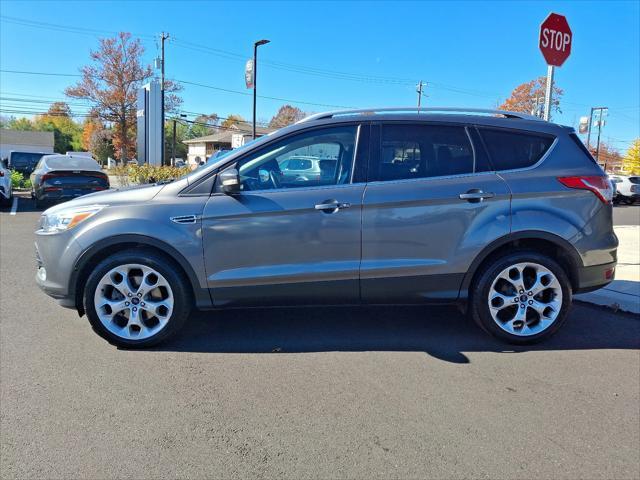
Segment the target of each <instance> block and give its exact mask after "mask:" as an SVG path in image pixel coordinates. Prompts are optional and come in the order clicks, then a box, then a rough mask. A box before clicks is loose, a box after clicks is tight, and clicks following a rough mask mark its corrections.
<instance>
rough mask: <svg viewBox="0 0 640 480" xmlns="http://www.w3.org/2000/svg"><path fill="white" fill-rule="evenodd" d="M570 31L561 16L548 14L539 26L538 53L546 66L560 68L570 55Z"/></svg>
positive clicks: (565, 20)
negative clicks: (542, 57) (545, 62)
mask: <svg viewBox="0 0 640 480" xmlns="http://www.w3.org/2000/svg"><path fill="white" fill-rule="evenodd" d="M571 38H572V34H571V29H570V28H569V24H568V23H567V19H566V18H565V17H564V16H563V15H558V14H557V13H550V14H549V16H548V17H547V18H546V20H545V21H544V22H542V25H540V51H541V52H542V55H543V56H544V59H545V60H546V61H547V64H548V65H553V66H555V67H559V66H561V65H562V64H563V63H564V61H565V60H566V59H567V58H569V55H570V54H571Z"/></svg>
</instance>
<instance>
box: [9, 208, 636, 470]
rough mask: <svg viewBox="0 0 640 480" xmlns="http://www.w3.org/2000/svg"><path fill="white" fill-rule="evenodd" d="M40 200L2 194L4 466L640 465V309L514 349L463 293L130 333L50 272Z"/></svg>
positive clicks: (201, 318)
mask: <svg viewBox="0 0 640 480" xmlns="http://www.w3.org/2000/svg"><path fill="white" fill-rule="evenodd" d="M636 209H637V210H636ZM620 212H622V213H620ZM637 212H640V207H620V208H619V209H618V208H616V222H621V221H622V222H627V221H633V219H634V218H636V217H635V216H636V215H637V214H638V213H637ZM38 216H39V212H37V211H36V210H35V209H34V208H33V205H32V203H31V201H30V200H28V199H21V200H20V201H19V205H18V207H17V209H16V212H15V215H11V212H10V210H9V209H6V208H3V210H2V211H1V212H0V245H1V246H0V266H1V269H0V442H1V450H0V477H2V478H121V477H128V478H176V477H180V478H205V477H208V478H211V477H215V478H229V477H257V478H274V477H277V478H296V479H297V478H363V479H369V478H463V477H464V478H468V477H474V478H538V479H539V478H607V479H610V478H616V479H621V478H638V477H640V407H639V405H640V319H639V318H638V317H637V316H632V315H627V314H619V313H618V314H615V313H613V312H611V311H609V310H605V309H599V308H595V307H591V306H588V305H585V304H577V305H575V306H574V308H573V310H572V313H571V316H570V318H569V320H568V322H567V324H566V325H565V327H564V328H563V330H561V331H560V332H559V333H558V335H556V336H555V337H554V338H553V339H552V340H551V341H549V342H547V343H545V344H542V345H538V346H534V347H529V348H519V347H518V348H514V347H510V346H506V345H503V344H500V343H498V342H497V341H494V340H492V339H491V338H489V337H488V336H486V335H485V334H483V333H482V332H480V331H479V330H478V329H477V328H476V327H475V326H474V325H472V324H471V323H469V322H468V321H467V320H465V319H464V318H463V317H462V316H461V315H460V314H459V313H458V312H457V311H456V310H455V309H450V308H408V307H395V308H391V307H388V308H386V307H385V308H366V309H365V308H322V309H268V310H243V311H240V310H237V311H231V312H225V313H214V314H212V313H209V314H195V315H193V316H192V318H191V319H190V321H189V323H188V325H187V327H186V328H185V329H184V331H183V332H182V333H181V334H180V335H179V336H178V337H177V338H176V339H175V340H173V341H171V342H170V343H167V344H164V345H162V346H161V347H159V348H157V349H154V350H150V351H120V350H117V349H116V348H114V347H112V346H110V345H109V344H107V343H106V342H104V341H102V340H101V339H100V338H99V337H98V336H97V335H95V334H94V333H93V332H92V330H91V328H90V327H89V325H88V323H87V321H86V318H79V317H78V316H77V314H76V313H75V312H73V311H71V310H66V309H62V308H60V307H58V306H57V304H56V303H55V302H54V301H53V300H51V299H49V298H48V297H46V296H45V295H44V294H42V293H40V291H39V290H38V289H37V287H36V285H35V283H34V280H33V277H34V273H35V269H34V260H33V244H32V232H33V230H34V227H35V224H36V222H37V219H38Z"/></svg>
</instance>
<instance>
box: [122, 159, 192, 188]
mask: <svg viewBox="0 0 640 480" xmlns="http://www.w3.org/2000/svg"><path fill="white" fill-rule="evenodd" d="M190 171H191V169H190V168H189V167H182V168H178V167H171V166H166V165H165V166H156V165H148V164H145V165H121V166H119V167H116V168H115V169H114V171H113V173H114V174H115V175H116V176H117V177H118V179H119V181H120V184H121V185H123V186H126V185H129V184H131V183H154V182H162V181H166V180H172V179H175V178H178V177H181V176H183V175H186V174H187V173H189V172H190Z"/></svg>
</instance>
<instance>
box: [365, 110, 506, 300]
mask: <svg viewBox="0 0 640 480" xmlns="http://www.w3.org/2000/svg"><path fill="white" fill-rule="evenodd" d="M476 138H477V132H476V131H475V129H473V128H472V127H467V126H464V125H455V124H437V123H385V124H382V125H380V124H378V125H374V126H372V129H371V144H372V147H371V152H372V153H371V164H370V167H369V175H370V176H369V180H370V181H369V183H368V184H367V188H366V191H365V195H364V200H363V215H362V264H361V271H360V277H361V294H362V300H363V301H364V302H366V303H388V302H407V303H421V302H428V301H433V302H440V301H450V300H455V299H456V298H458V294H459V289H460V285H461V282H462V279H463V277H464V275H465V273H466V272H467V270H468V268H469V266H470V265H471V262H472V261H473V259H474V258H475V256H476V255H477V254H478V253H479V252H480V250H482V248H483V247H484V246H486V245H487V244H489V243H490V242H491V241H493V240H495V239H497V238H499V237H501V236H503V235H506V234H508V233H509V229H510V192H509V189H508V187H507V185H506V183H505V182H504V181H503V180H502V179H501V178H500V177H499V176H498V175H496V173H495V172H493V171H491V168H490V166H489V164H488V160H487V155H486V153H485V151H484V149H483V147H482V146H481V144H480V142H479V141H477V142H476V141H474V139H476ZM374 145H377V147H374Z"/></svg>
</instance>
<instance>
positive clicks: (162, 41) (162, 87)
mask: <svg viewBox="0 0 640 480" xmlns="http://www.w3.org/2000/svg"><path fill="white" fill-rule="evenodd" d="M168 38H169V34H168V33H164V32H162V34H161V35H160V43H161V45H162V46H161V51H162V53H161V55H162V56H161V59H160V95H161V96H162V99H161V106H160V108H161V111H162V135H161V137H162V139H161V142H162V147H161V149H160V151H161V152H162V154H161V155H162V158H161V161H160V165H165V158H164V42H165V40H167V39H168ZM175 131H176V124H175V122H174V123H173V132H174V135H175Z"/></svg>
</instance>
